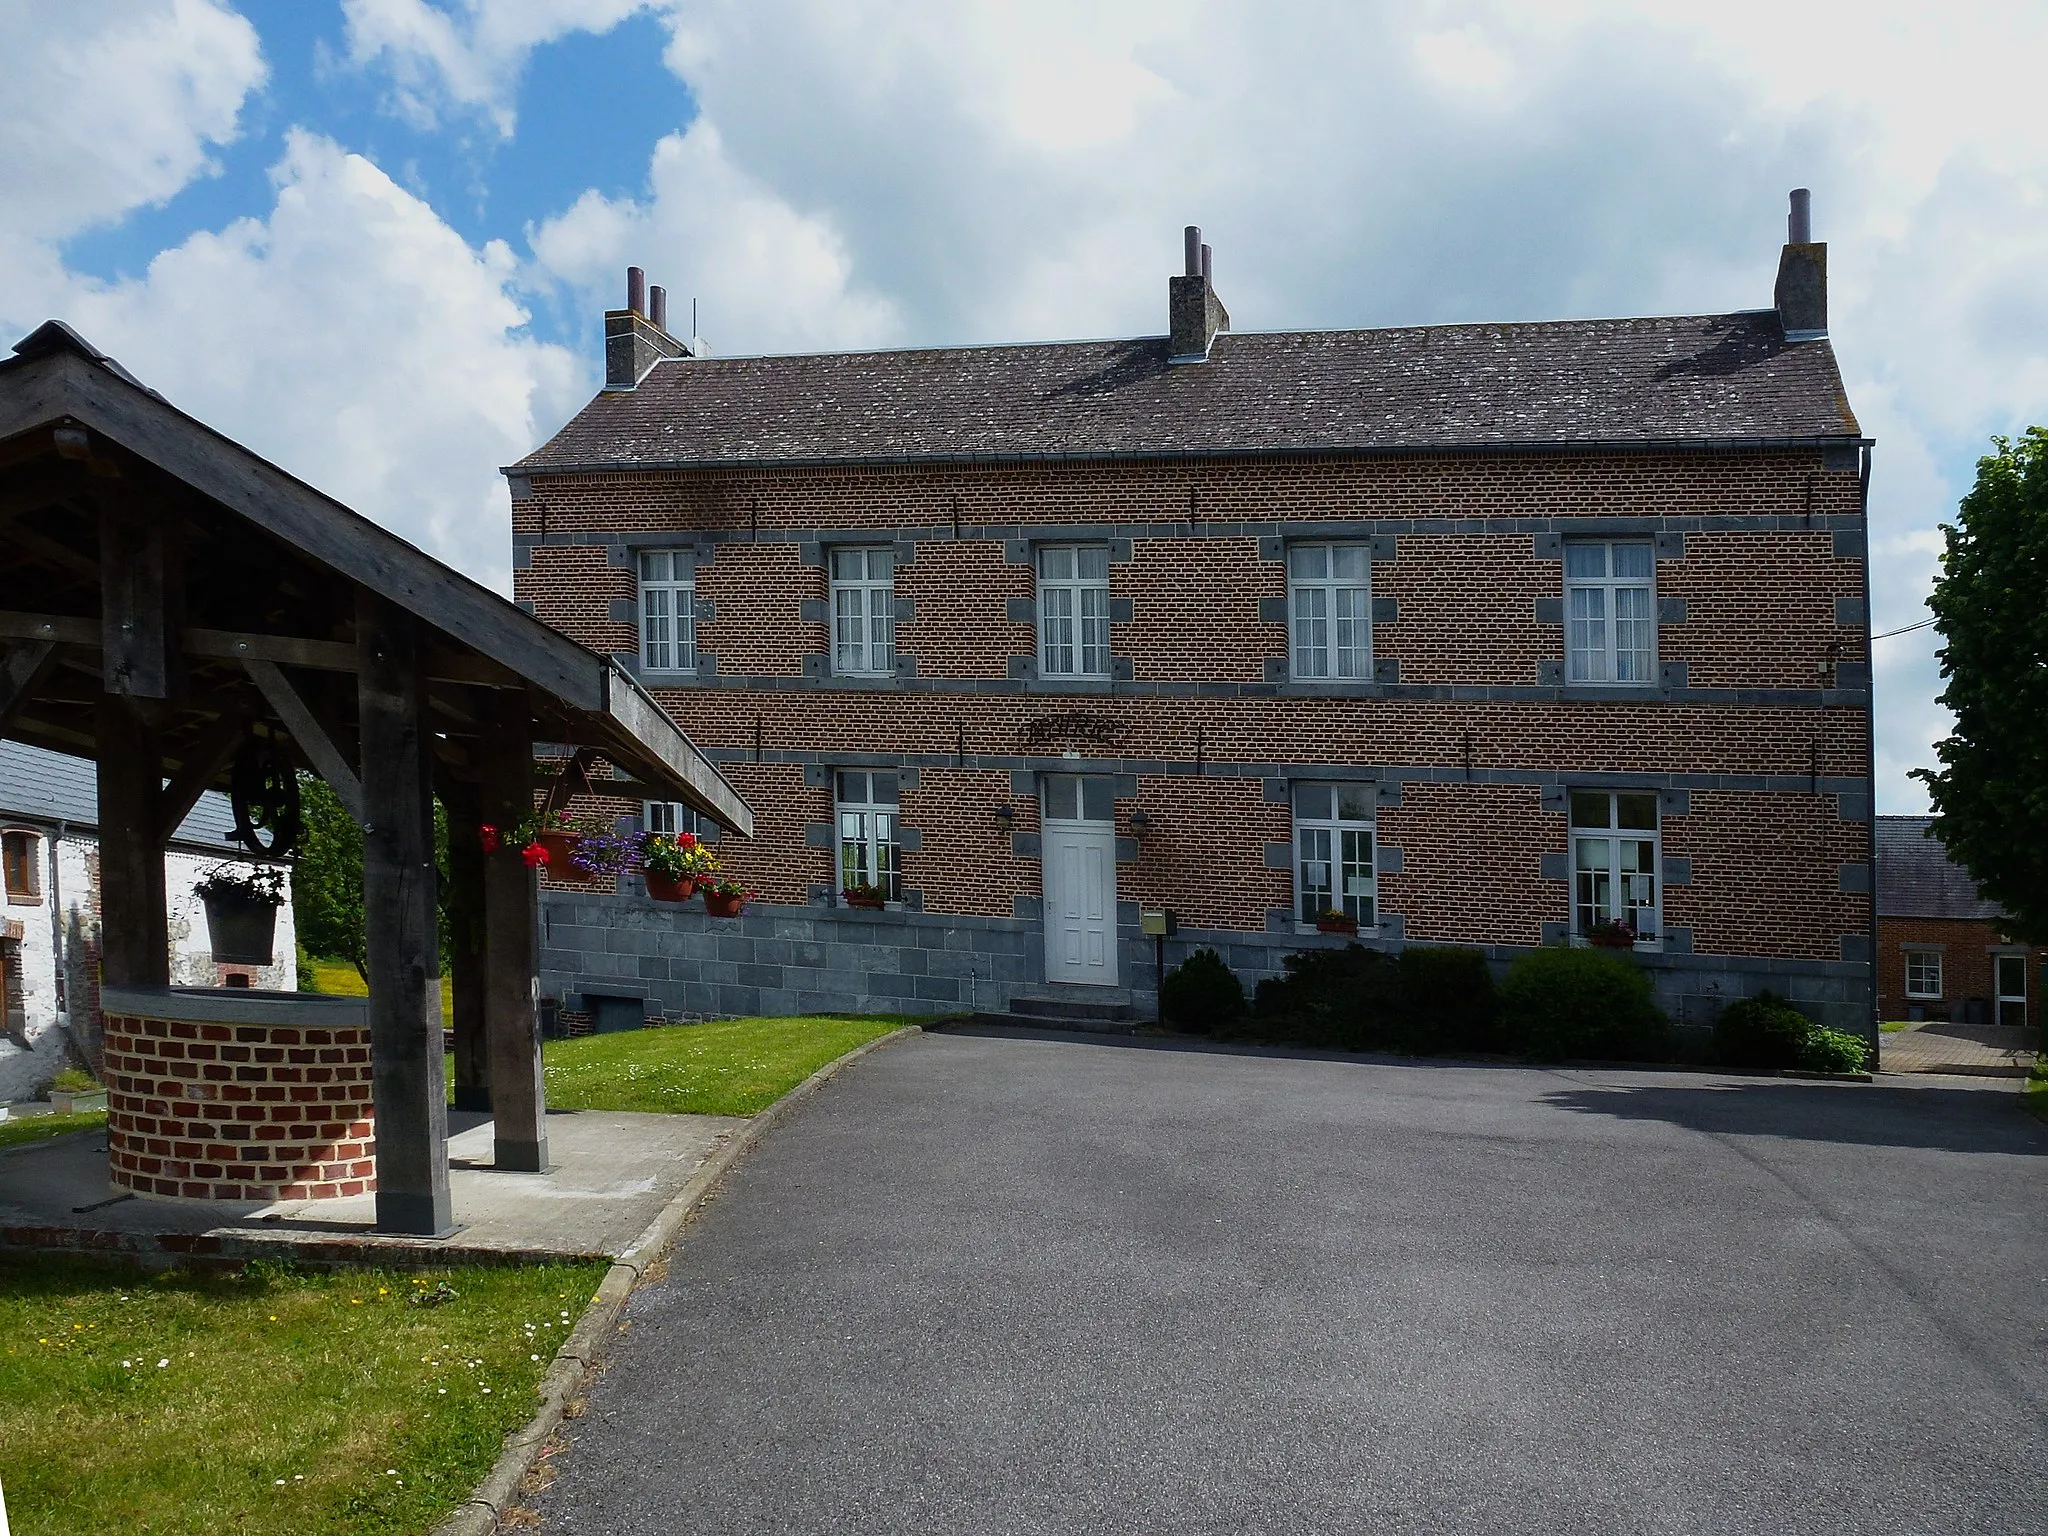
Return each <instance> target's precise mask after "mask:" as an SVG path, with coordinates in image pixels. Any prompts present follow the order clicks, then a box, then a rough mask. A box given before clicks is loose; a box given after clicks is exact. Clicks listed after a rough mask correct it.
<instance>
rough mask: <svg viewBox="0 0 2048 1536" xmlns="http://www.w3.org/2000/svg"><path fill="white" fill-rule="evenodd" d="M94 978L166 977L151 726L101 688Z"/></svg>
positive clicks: (131, 704) (126, 982) (132, 706)
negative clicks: (97, 958)
mask: <svg viewBox="0 0 2048 1536" xmlns="http://www.w3.org/2000/svg"><path fill="white" fill-rule="evenodd" d="M97 727H98V741H97V745H96V749H95V753H96V756H97V757H98V759H99V818H100V840H99V853H100V979H101V983H102V985H105V986H110V987H167V986H169V985H170V984H171V932H170V918H169V907H168V904H167V903H166V901H165V896H164V844H163V839H162V838H161V837H159V836H158V834H157V827H158V825H159V824H160V822H161V819H162V818H161V813H160V811H159V810H158V803H159V801H160V800H161V799H162V796H163V788H162V786H163V774H162V772H161V768H162V758H161V756H160V752H159V748H158V745H157V735H156V730H155V728H154V727H153V726H152V725H151V724H150V722H149V719H148V717H147V716H146V715H145V714H144V712H143V708H142V707H141V706H140V705H138V704H137V703H136V701H135V700H133V699H125V698H117V697H115V696H113V695H111V694H109V695H105V696H103V697H102V698H101V699H100V701H99V708H98V719H97Z"/></svg>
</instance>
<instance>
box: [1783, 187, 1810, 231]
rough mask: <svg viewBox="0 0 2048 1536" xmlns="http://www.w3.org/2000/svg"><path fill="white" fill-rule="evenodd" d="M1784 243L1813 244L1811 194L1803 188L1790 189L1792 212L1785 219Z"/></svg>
mask: <svg viewBox="0 0 2048 1536" xmlns="http://www.w3.org/2000/svg"><path fill="white" fill-rule="evenodd" d="M1785 242H1786V244H1788V245H1811V244H1813V193H1812V192H1811V191H1809V190H1808V189H1807V188H1805V187H1794V188H1793V189H1792V211H1791V212H1790V213H1789V214H1788V215H1786V218H1785Z"/></svg>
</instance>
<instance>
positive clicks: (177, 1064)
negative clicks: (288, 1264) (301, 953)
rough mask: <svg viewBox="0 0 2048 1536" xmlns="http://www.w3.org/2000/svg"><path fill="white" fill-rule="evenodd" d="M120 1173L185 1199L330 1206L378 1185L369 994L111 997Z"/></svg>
mask: <svg viewBox="0 0 2048 1536" xmlns="http://www.w3.org/2000/svg"><path fill="white" fill-rule="evenodd" d="M101 1008H102V1016H103V1019H104V1021H105V1042H106V1068H107V1076H106V1081H107V1174H108V1178H109V1179H110V1180H111V1181H112V1183H113V1184H114V1185H115V1186H116V1187H117V1188H121V1189H128V1190H133V1191H134V1192H135V1193H136V1194H138V1195H145V1196H149V1197H151V1198H154V1199H172V1200H241V1201H250V1200H254V1201H262V1202H266V1203H268V1202H271V1201H280V1200H331V1199H339V1198H342V1197H344V1196H348V1195H360V1194H367V1193H369V1192H371V1191H373V1190H375V1189H376V1187H377V1178H376V1166H377V1164H376V1154H377V1141H376V1127H375V1119H374V1114H373V1111H372V1108H371V1079H370V1027H369V1018H368V1008H367V1005H365V1004H364V1003H363V1001H362V1000H361V999H358V998H331V997H317V998H316V997H307V996H304V995H302V994H299V993H291V992H256V991H250V990H244V989H238V988H225V987H224V988H189V989H188V988H171V989H164V990H157V989H147V990H143V989H130V988H120V989H115V988H108V989H107V991H106V993H105V994H104V995H103V996H102V999H101Z"/></svg>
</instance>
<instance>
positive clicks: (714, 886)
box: [702, 880, 754, 917]
mask: <svg viewBox="0 0 2048 1536" xmlns="http://www.w3.org/2000/svg"><path fill="white" fill-rule="evenodd" d="M702 889H703V892H704V910H705V911H706V912H708V913H709V914H710V915H711V916H713V917H738V916H739V915H740V913H741V912H743V911H744V910H746V905H747V903H748V902H750V901H752V900H753V899H754V893H753V892H752V891H750V890H748V889H747V888H746V887H745V886H744V885H741V884H740V883H739V882H738V881H737V880H711V881H708V882H706V883H705V885H704V886H703V887H702Z"/></svg>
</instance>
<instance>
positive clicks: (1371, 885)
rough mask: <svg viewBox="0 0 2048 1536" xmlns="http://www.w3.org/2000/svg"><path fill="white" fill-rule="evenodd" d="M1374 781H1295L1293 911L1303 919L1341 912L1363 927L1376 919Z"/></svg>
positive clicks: (1375, 921)
mask: <svg viewBox="0 0 2048 1536" xmlns="http://www.w3.org/2000/svg"><path fill="white" fill-rule="evenodd" d="M1374 794H1375V790H1374V788H1373V786H1372V785H1370V784H1297V785H1295V786H1294V855H1295V857H1294V873H1295V912H1296V914H1297V915H1298V916H1299V918H1300V920H1301V921H1302V922H1304V923H1313V922H1316V921H1317V920H1318V919H1321V918H1324V917H1327V916H1328V915H1329V914H1331V913H1333V912H1335V913H1342V914H1343V915H1344V916H1346V917H1348V918H1350V919H1351V920H1352V921H1353V922H1355V923H1357V924H1358V926H1359V927H1361V928H1371V927H1372V926H1374V924H1375V923H1377V922H1378V920H1379V916H1378V910H1377V909H1378V902H1379V882H1378V878H1377V875H1376V873H1375V870H1374V867H1373V799H1374Z"/></svg>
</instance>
